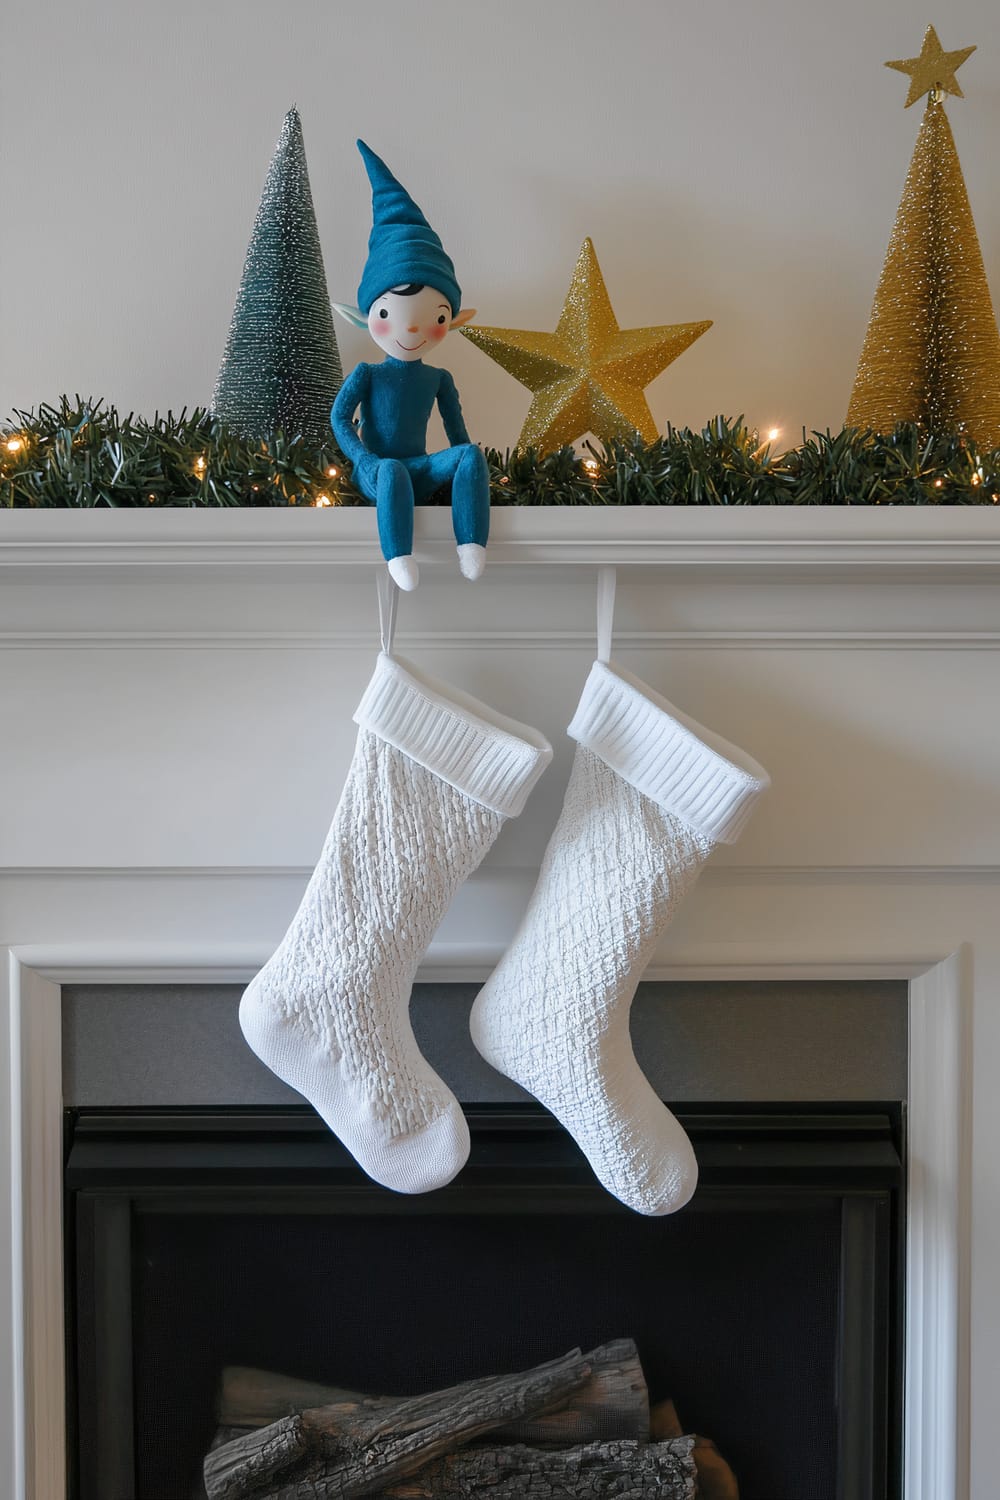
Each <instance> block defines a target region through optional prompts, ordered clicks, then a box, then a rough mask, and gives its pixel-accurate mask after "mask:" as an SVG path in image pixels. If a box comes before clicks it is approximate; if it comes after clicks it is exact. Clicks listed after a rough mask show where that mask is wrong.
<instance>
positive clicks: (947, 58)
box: [886, 26, 976, 109]
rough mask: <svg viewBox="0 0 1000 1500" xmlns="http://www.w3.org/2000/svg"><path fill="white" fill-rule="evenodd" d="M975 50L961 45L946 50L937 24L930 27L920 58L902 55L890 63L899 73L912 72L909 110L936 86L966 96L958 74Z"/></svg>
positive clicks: (888, 66) (907, 106) (946, 91)
mask: <svg viewBox="0 0 1000 1500" xmlns="http://www.w3.org/2000/svg"><path fill="white" fill-rule="evenodd" d="M975 50H976V49H975V47H959V48H958V49H957V51H955V52H945V50H944V48H943V47H942V46H941V43H940V42H939V41H938V34H937V32H936V31H935V30H934V27H933V26H928V28H927V30H926V31H925V32H924V45H923V46H922V47H921V49H920V56H919V57H902V58H899V59H898V60H897V61H896V62H887V63H886V67H887V68H895V69H896V72H897V73H909V75H910V92H909V93H908V94H907V96H906V104H905V105H904V106H903V107H904V109H909V107H910V105H911V104H916V102H917V100H918V99H922V98H923V96H924V95H925V94H929V93H930V92H931V91H932V90H933V89H937V90H939V91H940V92H941V93H943V94H956V95H957V96H958V98H959V99H964V98H965V95H964V94H963V93H962V90H961V87H960V85H959V83H958V80H957V79H956V77H955V74H956V73H957V72H958V70H959V68H960V67H961V66H962V64H963V63H964V62H965V61H966V59H967V58H969V57H971V56H972V54H973V52H975Z"/></svg>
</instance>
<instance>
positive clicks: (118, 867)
mask: <svg viewBox="0 0 1000 1500" xmlns="http://www.w3.org/2000/svg"><path fill="white" fill-rule="evenodd" d="M419 521H420V524H419V528H418V548H417V550H418V552H419V553H420V554H421V556H422V557H423V559H424V560H425V562H426V564H427V565H426V567H425V570H424V581H423V582H422V584H421V587H420V590H419V591H418V593H417V594H416V595H415V596H414V597H412V598H405V599H403V601H402V603H401V608H400V628H399V635H398V648H399V650H400V651H402V652H403V653H404V654H405V653H407V652H408V653H410V654H412V655H413V656H414V657H415V658H417V659H419V661H420V662H421V663H422V664H424V665H425V666H426V667H427V668H428V670H430V671H432V672H435V673H437V674H438V675H441V676H444V677H447V678H449V679H450V680H452V681H454V682H456V683H457V684H458V685H460V686H461V687H463V688H465V689H467V690H469V691H472V692H475V693H478V694H479V695H480V696H483V697H485V698H488V699H489V700H490V701H491V702H493V703H495V704H496V706H497V707H498V708H500V709H502V710H503V711H505V712H507V713H510V714H513V715H515V716H517V717H519V718H522V719H528V720H530V721H532V722H534V723H536V724H537V725H538V726H539V727H540V728H542V729H543V730H544V731H545V732H546V733H547V734H548V735H549V737H550V738H551V739H552V741H553V744H554V745H555V747H556V750H557V758H556V762H555V764H554V766H553V767H552V769H551V771H550V772H549V773H548V775H547V776H546V778H545V779H544V780H543V782H542V784H541V785H540V786H539V788H538V790H537V792H536V794H535V796H534V797H533V799H532V801H531V803H530V804H529V808H528V811H527V813H526V814H525V816H524V817H523V818H522V819H521V820H520V821H519V822H517V823H515V824H513V825H511V826H510V827H509V828H507V829H506V830H505V831H504V833H503V835H502V837H501V839H500V840H499V841H498V844H497V846H496V848H495V849H494V851H493V852H492V854H491V856H490V858H489V859H488V860H487V861H486V863H485V864H484V865H483V867H482V869H481V870H480V871H479V872H478V873H477V875H476V876H475V877H474V878H473V880H472V881H470V882H469V883H468V885H467V886H466V887H465V888H464V890H463V891H462V892H461V893H460V896H459V898H458V900H457V901H456V903H455V906H454V908H453V910H452V912H451V913H449V915H448V917H447V918H446V920H445V922H444V924H443V925H442V927H441V929H440V932H439V934H438V937H437V938H436V939H435V942H434V944H433V945H432V948H431V950H430V953H429V955H428V959H427V963H426V965H425V969H424V971H423V972H424V975H425V976H426V977H428V978H431V977H433V978H439V979H448V978H452V979H464V978H473V979H475V978H478V977H481V976H482V975H483V974H484V973H485V972H487V971H488V969H489V966H490V964H491V963H493V962H494V961H495V959H496V957H497V955H498V953H499V952H500V951H501V950H502V948H503V945H504V943H505V942H506V941H507V939H508V938H509V936H510V934H511V932H512V931H513V929H514V926H515V924H516V921H517V918H518V914H519V912H520V910H521V909H522V907H523V904H524V901H525V900H526V898H527V894H528V892H529V890H530V887H531V884H532V880H533V877H534V871H535V869H536V868H537V864H538V860H539V858H540V856H541V853H542V850H543V848H544V844H545V841H546V838H547V835H548V832H549V830H550V828H551V826H552V823H553V821H554V819H555V817H556V814H557V811H558V807H559V802H560V798H561V793H562V788H563V785H564V783H565V777H566V774H567V772H568V766H569V751H570V746H569V744H568V742H567V741H566V739H565V735H564V732H563V731H564V726H565V723H566V721H567V719H568V717H569V714H570V711H571V709H572V706H573V703H574V700H575V696H576V693H577V691H578V688H579V686H580V685H581V684H582V682H583V679H584V676H585V674H586V670H587V667H588V666H589V663H590V660H591V658H592V655H593V633H592V632H593V620H594V590H595V580H596V569H595V565H596V564H597V563H601V562H605V561H608V560H612V561H615V562H616V563H617V564H618V565H619V587H618V595H619V605H618V613H617V624H618V630H617V633H616V654H617V655H618V656H619V657H620V659H621V660H622V661H623V663H626V664H627V665H628V666H629V667H630V668H631V669H632V670H633V671H636V672H638V673H639V674H640V675H643V676H645V677H646V678H647V679H648V680H649V681H650V683H651V684H652V685H653V686H655V687H656V688H657V689H658V690H659V691H661V692H663V693H665V694H666V695H667V696H668V697H671V698H673V699H674V700H675V701H676V702H677V704H678V706H680V707H682V708H683V709H684V710H685V711H686V712H687V713H689V714H691V715H693V716H694V717H696V718H699V719H701V720H702V721H703V722H705V723H707V724H709V725H711V727H712V728H713V729H715V730H716V731H718V732H719V733H721V734H723V735H725V736H726V737H727V738H729V739H732V740H734V741H736V742H737V743H739V744H741V745H743V746H744V747H745V749H746V750H747V751H749V752H750V753H751V754H753V755H755V756H756V757H757V758H758V759H760V760H761V761H762V762H763V763H764V765H766V766H767V768H768V770H769V771H770V772H771V775H772V777H773V781H774V787H773V790H772V792H771V793H770V795H769V797H768V798H767V799H766V801H765V802H764V803H763V805H762V806H761V808H760V810H759V811H758V813H757V814H755V817H754V820H753V821H752V822H751V825H750V827H749V829H748V831H747V834H746V835H745V837H744V838H743V840H742V841H741V842H740V843H739V844H738V845H736V846H735V847H734V848H733V849H731V850H725V851H719V852H718V853H717V854H716V855H714V856H713V858H712V860H711V862H710V864H709V868H708V870H707V872H706V874H705V876H704V877H703V879H702V881H701V883H700V884H699V886H698V887H697V889H696V890H695V892H694V893H693V896H692V898H691V899H690V900H689V901H688V903H687V904H686V906H685V907H684V908H683V910H682V911H681V913H680V915H679V918H678V920H677V922H676V924H675V926H674V927H673V929H672V930H671V931H670V932H669V933H668V935H667V937H666V939H665V940H664V943H663V945H662V947H661V950H660V952H659V953H658V955H657V957H656V960H655V963H654V966H653V969H652V970H651V973H652V974H655V975H656V976H659V977H664V978H669V977H678V978H692V977H695V978H698V977H701V978H709V977H712V978H716V977H719V978H725V977H733V978H757V977H766V976H775V977H778V978H792V977H795V976H796V975H803V976H808V977H822V976H824V975H830V976H854V977H881V976H902V977H905V978H906V979H908V980H909V981H910V1015H911V1069H910V1071H911V1131H912V1162H911V1202H910V1228H911V1242H910V1252H909V1265H908V1277H909V1289H910V1300H909V1306H908V1322H907V1330H908V1365H907V1406H908V1428H907V1489H906V1500H992V1493H993V1492H992V1488H991V1485H992V1479H993V1463H992V1448H993V1434H992V1428H993V1422H994V1418H993V1411H992V1406H993V1394H992V1392H993V1389H994V1385H995V1380H994V1371H995V1370H996V1368H997V1367H998V1365H1000V1285H998V1283H997V1281H996V1277H995V1275H994V1274H993V1267H994V1266H995V1265H996V1263H997V1258H998V1255H1000V1159H998V1154H997V1152H996V1150H995V1143H996V1141H997V1140H998V1139H1000V1090H997V1089H996V1087H995V1085H994V1082H993V1080H994V1077H995V1075H996V1072H997V1069H998V1067H1000V1006H997V1004H996V1001H995V996H996V994H997V993H998V992H1000V921H998V894H1000V696H998V693H997V663H996V662H995V661H994V659H993V658H994V655H995V653H996V651H997V648H998V646H1000V604H998V600H1000V590H998V587H997V585H998V583H1000V519H998V516H997V514H996V512H994V511H993V510H992V509H990V510H985V509H961V508H956V509H946V508H941V509H939V510H923V509H916V510H881V509H857V510H855V509H852V508H851V509H844V510H833V509H831V510H795V509H784V508H782V509H774V510H759V511H751V510H733V511H728V510H719V511H695V510H690V511H688V510H678V511H669V510H662V511H649V510H645V509H637V510H634V511H619V510H596V511H589V510H588V511H575V510H574V511H566V510H562V511H556V512H551V511H544V510H536V511H517V512H511V511H507V512H497V513H496V514H495V519H494V541H493V543H491V548H490V564H489V567H488V570H487V573H486V576H485V577H484V579H483V580H482V581H481V582H480V583H478V584H476V585H470V584H468V583H466V582H464V580H462V579H461V578H460V577H459V576H458V573H457V570H456V568H455V565H454V561H453V548H452V545H451V542H450V540H449V534H448V522H449V518H448V515H447V512H442V511H434V512H425V513H423V514H422V515H421V516H420V518H419ZM376 564H377V550H376V547H375V543H374V527H373V517H372V516H371V514H370V512H367V511H357V512H349V511H343V512H303V513H300V512H296V511H290V512H286V511H281V512H278V511H262V512H241V511H237V512H233V513H214V512H204V513H197V512H195V513H187V512H150V513H149V514H140V513H128V512H125V513H95V514H93V515H87V514H84V513H77V512H63V513H59V512H52V513H38V514H32V513H26V512H16V513H12V514H10V515H5V516H3V517H2V519H0V704H2V705H3V725H4V730H3V767H4V775H3V782H2V786H3V790H2V791H0V945H2V946H4V947H5V948H6V949H9V950H10V952H11V957H10V962H9V965H8V968H7V969H5V970H4V971H3V974H2V983H3V985H4V986H5V990H4V993H3V997H2V1001H3V1003H2V1005H0V1079H4V1080H9V1082H10V1087H9V1089H7V1090H6V1094H5V1095H2V1094H0V1222H3V1223H5V1224H6V1223H7V1222H11V1223H12V1225H13V1229H12V1233H11V1235H10V1236H9V1237H8V1236H7V1235H6V1234H4V1235H0V1494H4V1495H6V1494H8V1493H9V1494H10V1495H12V1496H13V1497H14V1500H64V1492H63V1480H62V1475H61V1469H60V1467H59V1462H58V1461H57V1460H56V1459H54V1458H53V1457H51V1454H52V1453H54V1452H58V1453H61V1446H60V1444H59V1440H58V1438H59V1432H60V1423H61V1402H60V1391H61V1385H60V1381H61V1359H60V1350H59V1337H58V1335H59V1325H58V1314H57V1309H58V1307H59V1302H58V1290H57V1287H58V1279H59V1275H60V1274H61V1272H60V1264H59V1221H58V1203H59V1196H58V1174H59V1169H60V1163H59V1153H58V1149H57V1144H58V1080H59V1059H58V1027H57V1025H56V1010H55V997H56V996H57V993H58V990H57V986H58V984H59V983H61V982H68V981H75V982H79V981H81V980H87V979H95V980H96V979H102V980H111V981H114V980H122V981H127V980H133V979H135V980H138V979H158V978H169V979H171V980H178V979H183V978H185V977H189V978H192V979H205V978H208V979H220V980H221V979H226V980H236V981H239V980H240V979H242V978H244V977H245V976H247V975H249V974H250V973H252V972H253V970H254V968H255V966H257V965H258V964H259V963H260V962H261V961H262V960H263V959H264V958H265V957H266V956H267V954H268V952H269V951H270V949H271V947H272V946H273V945H274V943H275V942H276V941H277V940H278V938H279V937H280V935H281V933H282V931H283V928H284V925H285V923H286V922H287V920H288V918H289V916H290V915H291V913H292V912H293V910H294V908H295V904H296V902H297V900H298V897H299V895H300V893H301V890H302V887H303V883H304V880H305V878H306V874H307V872H308V868H309V865H310V862H311V861H312V860H313V859H314V858H315V855H316V853H317V852H318V849H319V847H320V843H321V841H322V838H323V835H324V833H325V830H326V826H327V823H328V821H329V817H330V814H331V812H332V809H333V806H334V803H335V801H336V798H337V795H338V792H339V787H340V782H341V780H342V777H343V774H344V770H345V768H346V764H347V760H348V757H349V755H350V751H351V746H352V742H353V738H354V730H353V726H352V724H351V722H350V715H351V712H352V710H353V708H354V705H355V702H356V700H357V697H358V695H359V693H360V690H361V688H362V686H363V684H364V682H365V681H366V679H367V676H368V674H369V671H370V668H371V663H372V658H373V654H374V652H375V650H376V649H377V626H376V618H375V602H374V593H375V591H374V587H373V582H372V579H373V576H374V570H375V567H376ZM8 1203H9V1204H10V1207H11V1217H10V1219H9V1220H8V1215H7V1212H6V1207H5V1206H6V1205H7V1204H8ZM57 1367H58V1368H57ZM43 1434H44V1436H43ZM45 1453H49V1455H50V1456H49V1458H46V1457H45ZM8 1455H9V1457H8ZM4 1464H7V1466H8V1467H7V1470H6V1471H5V1470H4V1469H3V1465H4Z"/></svg>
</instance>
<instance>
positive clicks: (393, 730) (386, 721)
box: [354, 651, 552, 818]
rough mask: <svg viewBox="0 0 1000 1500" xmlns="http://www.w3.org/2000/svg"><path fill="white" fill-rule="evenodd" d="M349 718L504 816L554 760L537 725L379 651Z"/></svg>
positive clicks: (522, 800) (517, 805)
mask: <svg viewBox="0 0 1000 1500" xmlns="http://www.w3.org/2000/svg"><path fill="white" fill-rule="evenodd" d="M354 722H355V723H356V724H360V725H361V727H362V728H363V729H370V730H371V732H372V733H373V734H377V735H378V736H379V738H380V739H383V740H385V741H386V742H387V743H388V744H390V745H394V746H395V747H396V749H397V750H401V751H402V752H403V754H404V755H408V756H409V757H410V759H411V760H415V761H416V762H417V764H418V765H421V766H424V767H425V768H426V769H427V770H428V771H433V773H434V775H435V776H440V778H441V780H442V781H446V782H447V783H448V785H449V786H453V787H455V788H457V790H458V791H460V792H464V793H465V795H466V796H467V797H471V798H472V800H473V801H474V802H481V803H482V804H483V805H484V806H485V807H489V808H492V810H493V811H494V812H498V813H500V814H502V816H503V817H505V818H512V817H516V815H517V814H518V813H519V812H520V811H521V809H522V808H523V807H524V804H525V802H526V801H527V800H528V794H529V793H530V791H531V789H532V787H533V786H534V784H535V782H536V781H537V780H538V778H539V776H541V774H542V772H543V771H544V770H545V767H546V766H547V765H548V763H549V761H550V760H551V759H552V746H551V745H550V744H549V742H548V740H546V739H545V737H544V735H541V734H539V733H538V731H537V730H536V729H532V728H530V726H529V725H527V724H519V723H518V722H517V720H516V719H508V718H507V717H506V716H505V715H504V714H498V713H496V712H495V710H494V709H492V708H490V707H489V705H488V704H486V703H481V702H480V701H479V699H478V698H471V697H469V696H468V694H466V693H462V692H460V691H459V690H458V689H457V688H453V687H451V686H450V684H448V683H444V682H439V681H438V680H437V679H436V678H434V677H428V676H427V675H426V674H425V673H423V672H420V671H418V670H417V668H416V667H414V666H413V665H412V663H410V662H407V661H404V659H403V658H402V657H398V656H389V655H387V654H386V652H384V651H383V652H382V653H381V654H380V655H379V658H378V663H377V665H376V667H375V675H374V676H373V678H372V680H371V682H370V683H369V684H368V686H367V688H366V689H365V692H364V696H363V697H362V699H361V702H360V703H359V704H358V709H357V712H356V713H355V715H354Z"/></svg>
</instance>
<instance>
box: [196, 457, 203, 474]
mask: <svg viewBox="0 0 1000 1500" xmlns="http://www.w3.org/2000/svg"><path fill="white" fill-rule="evenodd" d="M194 466H195V469H196V470H197V472H198V473H199V474H204V472H205V460H204V458H202V457H201V456H199V457H198V458H196V459H195V461H194Z"/></svg>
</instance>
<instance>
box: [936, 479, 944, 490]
mask: <svg viewBox="0 0 1000 1500" xmlns="http://www.w3.org/2000/svg"><path fill="white" fill-rule="evenodd" d="M934 488H935V489H936V490H940V489H943V488H944V480H943V479H935V481H934Z"/></svg>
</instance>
